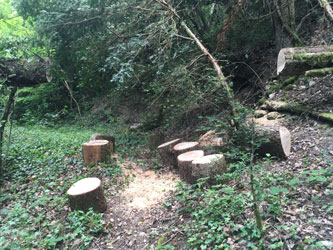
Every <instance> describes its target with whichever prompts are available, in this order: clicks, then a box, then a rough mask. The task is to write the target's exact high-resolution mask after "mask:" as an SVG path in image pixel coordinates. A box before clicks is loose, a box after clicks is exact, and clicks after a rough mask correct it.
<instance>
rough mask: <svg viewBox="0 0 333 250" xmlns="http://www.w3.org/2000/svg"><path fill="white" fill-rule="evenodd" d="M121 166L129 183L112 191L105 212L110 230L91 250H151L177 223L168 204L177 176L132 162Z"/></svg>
mask: <svg viewBox="0 0 333 250" xmlns="http://www.w3.org/2000/svg"><path fill="white" fill-rule="evenodd" d="M121 167H122V170H123V173H124V175H123V176H125V178H126V180H125V182H128V183H127V185H125V187H124V188H123V189H122V190H113V191H111V193H110V196H109V197H108V211H107V212H106V213H105V222H106V223H107V227H108V228H109V230H110V231H109V233H108V235H107V236H104V237H103V238H101V239H99V240H97V241H95V242H94V244H93V245H92V246H91V249H120V250H122V249H131V250H133V249H140V250H141V249H151V247H152V246H156V245H157V242H158V239H159V238H161V237H162V235H160V232H162V231H165V228H167V227H170V226H171V224H175V221H177V215H176V214H175V210H176V208H175V207H171V206H168V205H165V203H166V201H167V199H168V197H170V196H171V194H172V193H173V192H174V191H175V190H176V186H177V182H178V181H179V177H178V176H177V175H176V174H175V173H172V172H170V171H164V172H163V171H159V172H155V171H152V170H145V169H143V168H142V167H141V166H138V164H136V163H134V162H131V161H129V160H127V161H126V160H125V162H123V163H122V164H121ZM111 190H112V188H111ZM107 192H109V191H107ZM153 249H155V248H153Z"/></svg>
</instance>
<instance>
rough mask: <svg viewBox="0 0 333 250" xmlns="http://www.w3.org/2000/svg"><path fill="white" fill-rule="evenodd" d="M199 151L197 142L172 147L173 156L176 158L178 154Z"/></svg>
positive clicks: (182, 143)
mask: <svg viewBox="0 0 333 250" xmlns="http://www.w3.org/2000/svg"><path fill="white" fill-rule="evenodd" d="M197 149H200V146H199V142H194V141H192V142H181V143H178V144H177V145H175V146H174V147H173V151H174V153H175V156H176V157H177V156H178V155H180V154H183V153H186V152H189V151H193V150H197Z"/></svg>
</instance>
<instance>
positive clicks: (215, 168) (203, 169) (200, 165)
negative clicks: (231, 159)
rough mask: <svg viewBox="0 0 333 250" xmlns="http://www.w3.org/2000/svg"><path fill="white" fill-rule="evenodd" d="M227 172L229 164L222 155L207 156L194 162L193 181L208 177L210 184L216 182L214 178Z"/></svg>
mask: <svg viewBox="0 0 333 250" xmlns="http://www.w3.org/2000/svg"><path fill="white" fill-rule="evenodd" d="M226 172H227V164H226V161H225V158H224V155H222V154H212V155H206V156H204V157H201V158H199V159H195V160H194V161H192V179H193V180H195V181H197V180H198V179H200V178H206V177H208V178H209V179H208V182H211V183H212V182H213V181H214V176H215V175H217V174H222V173H226Z"/></svg>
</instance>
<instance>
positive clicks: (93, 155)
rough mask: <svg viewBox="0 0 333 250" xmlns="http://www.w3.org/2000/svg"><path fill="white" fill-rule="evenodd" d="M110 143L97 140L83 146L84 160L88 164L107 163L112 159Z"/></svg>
mask: <svg viewBox="0 0 333 250" xmlns="http://www.w3.org/2000/svg"><path fill="white" fill-rule="evenodd" d="M110 149H111V147H110V142H109V141H107V140H96V141H90V142H86V143H83V144H82V151H83V159H84V162H85V163H86V164H88V163H95V164H96V163H97V162H98V161H102V162H107V161H108V160H109V159H110V158H111V151H110Z"/></svg>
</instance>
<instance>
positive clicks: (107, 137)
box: [90, 134, 116, 153]
mask: <svg viewBox="0 0 333 250" xmlns="http://www.w3.org/2000/svg"><path fill="white" fill-rule="evenodd" d="M96 140H107V141H109V142H110V150H111V153H113V152H114V151H115V150H116V142H115V139H114V137H113V136H111V135H103V134H93V135H92V136H91V137H90V141H96Z"/></svg>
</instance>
